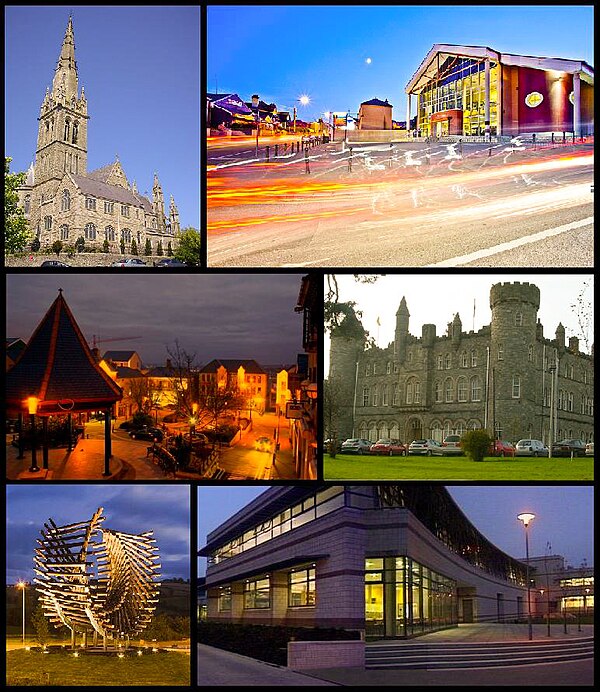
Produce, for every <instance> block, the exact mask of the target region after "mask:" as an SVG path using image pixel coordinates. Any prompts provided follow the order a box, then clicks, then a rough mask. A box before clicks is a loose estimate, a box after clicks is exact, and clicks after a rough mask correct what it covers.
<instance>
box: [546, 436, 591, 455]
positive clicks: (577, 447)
mask: <svg viewBox="0 0 600 692" xmlns="http://www.w3.org/2000/svg"><path fill="white" fill-rule="evenodd" d="M571 453H572V454H573V456H574V457H584V456H585V442H583V441H582V440H560V442H555V443H554V444H553V445H552V456H553V457H570V456H571Z"/></svg>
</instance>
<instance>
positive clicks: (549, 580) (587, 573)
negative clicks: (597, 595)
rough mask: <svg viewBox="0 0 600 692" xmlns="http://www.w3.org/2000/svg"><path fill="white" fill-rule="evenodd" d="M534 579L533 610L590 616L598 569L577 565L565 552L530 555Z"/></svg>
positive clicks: (536, 611)
mask: <svg viewBox="0 0 600 692" xmlns="http://www.w3.org/2000/svg"><path fill="white" fill-rule="evenodd" d="M529 564H530V566H531V568H532V579H533V581H534V583H533V588H534V595H533V596H532V599H531V601H532V605H531V607H532V610H533V611H534V612H535V613H536V615H546V614H547V613H550V616H551V617H552V616H553V615H556V616H560V615H561V614H564V613H565V611H566V612H567V613H569V614H571V615H577V614H579V615H590V614H593V612H594V568H593V567H590V566H589V565H587V564H582V565H581V566H579V567H573V566H572V565H568V564H566V563H565V558H564V557H563V556H562V555H544V556H540V557H531V558H529Z"/></svg>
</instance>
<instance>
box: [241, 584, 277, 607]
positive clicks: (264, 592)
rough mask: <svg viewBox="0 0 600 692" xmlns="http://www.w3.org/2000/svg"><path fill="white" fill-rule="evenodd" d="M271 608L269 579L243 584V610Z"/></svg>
mask: <svg viewBox="0 0 600 692" xmlns="http://www.w3.org/2000/svg"><path fill="white" fill-rule="evenodd" d="M270 607H271V580H270V579H269V577H264V578H263V579H255V580H252V581H247V582H246V583H245V584H244V609H245V610H254V609H259V608H262V609H264V608H270Z"/></svg>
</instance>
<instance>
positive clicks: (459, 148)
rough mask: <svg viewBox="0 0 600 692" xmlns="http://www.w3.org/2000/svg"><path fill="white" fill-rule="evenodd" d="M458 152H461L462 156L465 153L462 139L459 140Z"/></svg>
mask: <svg viewBox="0 0 600 692" xmlns="http://www.w3.org/2000/svg"><path fill="white" fill-rule="evenodd" d="M458 153H459V154H460V157H461V158H462V155H463V150H462V139H459V140H458Z"/></svg>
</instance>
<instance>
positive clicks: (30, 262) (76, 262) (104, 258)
mask: <svg viewBox="0 0 600 692" xmlns="http://www.w3.org/2000/svg"><path fill="white" fill-rule="evenodd" d="M130 257H138V258H139V259H141V260H142V262H145V263H146V264H147V265H148V266H149V267H151V266H152V265H153V263H154V262H157V261H158V260H160V259H164V257H167V255H166V254H164V255H163V256H162V257H159V256H158V255H150V256H147V255H121V254H119V255H116V254H111V253H105V252H78V253H77V254H75V255H73V257H68V256H67V255H66V254H65V253H63V252H61V253H60V257H58V258H57V257H56V254H51V253H48V254H35V253H30V254H29V255H25V256H23V257H14V256H9V257H5V259H4V266H6V267H30V268H32V269H33V268H37V267H39V266H40V265H41V264H42V262H43V261H44V260H55V259H58V260H59V261H60V262H64V263H65V264H68V265H69V266H71V267H110V265H111V264H112V263H113V262H116V261H117V260H118V259H123V258H125V259H129V258H130Z"/></svg>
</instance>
